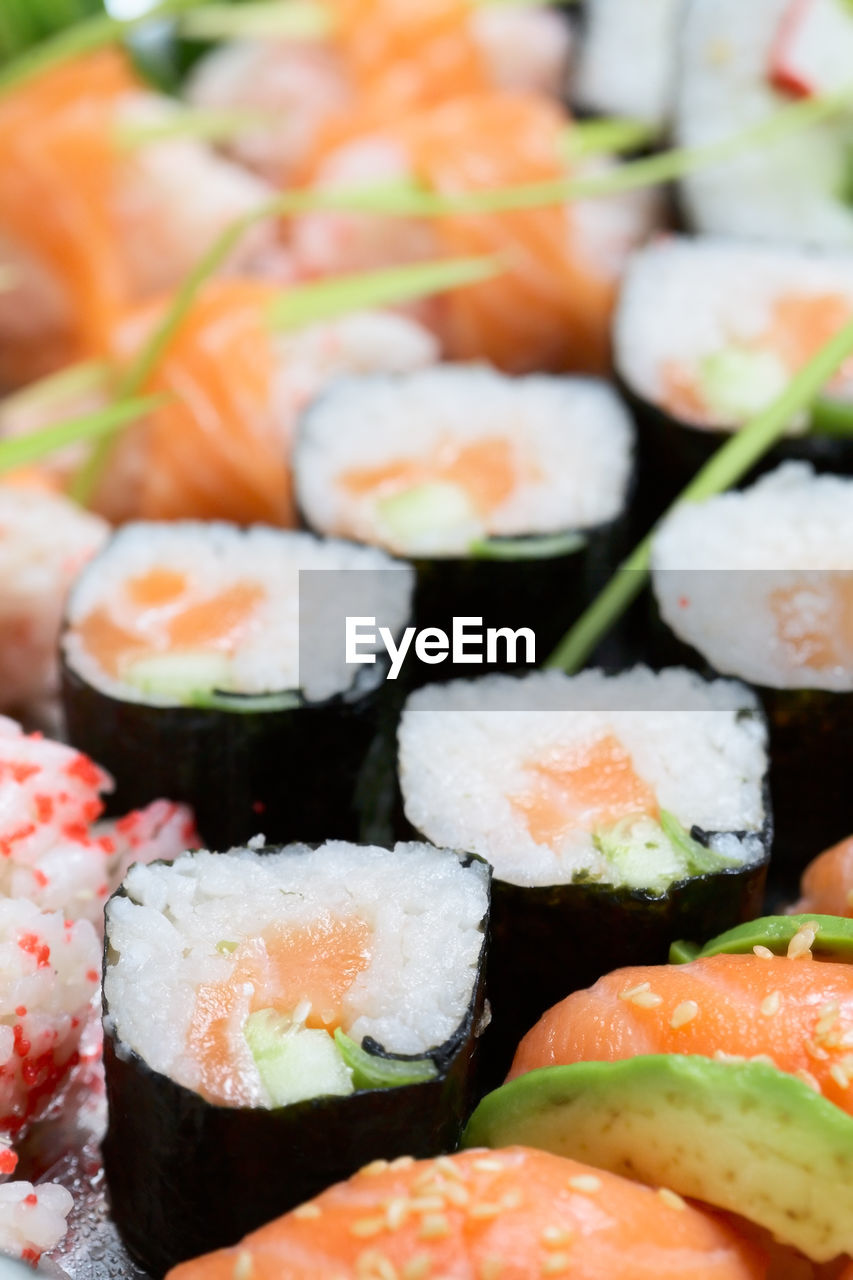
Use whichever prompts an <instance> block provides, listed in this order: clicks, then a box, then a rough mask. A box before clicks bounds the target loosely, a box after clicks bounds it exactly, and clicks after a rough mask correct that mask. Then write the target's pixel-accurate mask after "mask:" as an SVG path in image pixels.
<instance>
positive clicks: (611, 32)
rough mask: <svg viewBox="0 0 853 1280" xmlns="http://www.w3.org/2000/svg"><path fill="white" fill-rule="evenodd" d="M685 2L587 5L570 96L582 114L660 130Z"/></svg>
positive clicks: (621, 0) (596, 0) (596, 1)
mask: <svg viewBox="0 0 853 1280" xmlns="http://www.w3.org/2000/svg"><path fill="white" fill-rule="evenodd" d="M683 9H684V0H646V2H645V3H644V4H642V5H638V4H635V3H634V0H587V4H586V7H585V12H584V19H583V24H584V25H583V32H582V37H581V40H580V48H579V54H578V67H577V74H576V77H575V80H574V83H573V85H572V96H573V98H574V101H575V102H576V103H577V105H578V106H579V107H581V108H582V109H583V110H585V111H591V112H595V113H597V114H602V115H615V116H627V117H628V118H629V119H632V120H642V121H644V122H645V123H648V124H650V125H655V126H657V127H658V128H661V129H662V128H664V127H665V126H666V125H667V124H668V122H669V118H670V113H671V111H672V105H673V103H672V100H673V96H674V93H675V77H676V65H677V49H678V39H677V37H678V32H679V28H680V23H681V17H682V10H683Z"/></svg>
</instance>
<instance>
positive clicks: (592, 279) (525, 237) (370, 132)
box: [291, 93, 657, 373]
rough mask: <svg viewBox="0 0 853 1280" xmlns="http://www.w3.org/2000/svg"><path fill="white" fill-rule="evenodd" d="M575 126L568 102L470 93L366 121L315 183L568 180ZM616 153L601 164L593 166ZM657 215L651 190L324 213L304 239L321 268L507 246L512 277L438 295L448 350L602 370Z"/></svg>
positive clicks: (314, 267) (309, 259)
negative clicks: (424, 213) (631, 266)
mask: <svg viewBox="0 0 853 1280" xmlns="http://www.w3.org/2000/svg"><path fill="white" fill-rule="evenodd" d="M568 124H569V121H568V119H567V117H566V116H565V115H564V113H563V112H562V111H561V110H560V109H559V108H558V107H557V105H556V104H555V103H553V102H552V101H550V100H548V99H546V98H542V97H537V96H535V95H533V94H520V93H504V94H497V93H491V94H482V93H481V94H475V95H469V96H466V97H462V98H458V99H456V100H455V101H452V102H448V103H444V104H442V105H440V106H437V107H433V108H430V109H428V110H423V111H420V112H416V113H414V114H413V115H405V114H400V115H397V116H395V115H393V114H388V115H386V116H385V117H384V118H383V123H382V124H379V123H369V124H366V125H365V126H364V127H363V128H362V130H361V132H360V133H359V132H356V131H355V130H353V133H352V136H351V137H350V138H348V139H346V140H344V141H342V142H341V143H340V144H339V145H338V146H337V147H329V148H326V149H325V151H324V152H322V153H321V155H320V157H319V158H318V160H317V162H316V163H315V165H314V166H313V168H312V173H311V179H312V182H313V183H315V184H316V185H318V186H321V187H329V188H336V187H337V188H341V187H348V188H350V189H351V188H353V187H354V186H355V185H357V184H364V183H370V184H375V183H377V182H389V181H399V180H404V181H406V182H409V183H412V182H414V183H415V184H425V185H426V186H427V187H428V188H429V189H431V190H434V191H435V192H437V193H439V194H441V195H446V196H461V195H464V194H465V193H469V192H477V191H482V190H487V189H488V188H492V187H503V186H513V185H517V184H531V183H532V184H536V183H543V182H544V183H548V182H559V181H563V180H565V179H566V177H567V162H566V159H565V152H566V129H567V127H568ZM462 140H464V142H463V141H462ZM602 163H604V162H602V161H599V160H595V161H592V160H591V161H589V162H587V168H586V169H585V172H590V171H592V170H594V171H596V172H597V171H598V170H599V169H600V168H601V165H602ZM590 166H591V167H592V169H590ZM578 176H582V175H581V174H579V175H578ZM656 221H657V202H656V198H655V196H654V195H653V194H650V193H649V192H647V191H646V192H632V193H628V194H626V195H621V196H616V197H610V198H607V199H596V200H581V201H577V202H575V203H573V204H571V205H569V206H562V207H561V206H559V205H556V206H554V205H552V206H550V207H548V208H534V209H515V210H512V211H504V212H502V213H493V212H485V213H479V214H473V213H468V214H465V213H462V212H460V213H458V214H457V213H453V212H448V213H447V214H445V215H444V216H442V217H440V218H430V219H417V218H403V217H395V218H387V217H386V218H380V217H376V216H374V215H365V214H348V213H326V212H324V213H320V212H315V213H312V214H306V215H304V216H303V217H301V218H297V219H295V220H294V223H293V235H292V241H291V248H292V250H293V253H294V256H295V260H296V263H297V264H298V267H299V269H300V270H303V271H306V272H308V273H310V274H315V273H320V274H334V273H336V272H338V271H347V270H350V271H351V270H357V269H359V268H361V267H371V266H378V265H382V264H385V263H389V262H405V261H409V260H416V259H419V258H424V257H439V256H441V255H442V254H448V253H449V254H458V253H464V254H471V253H500V254H502V255H503V257H504V260H505V263H506V270H505V271H504V273H503V274H501V275H500V276H499V277H497V278H496V279H495V280H493V281H488V282H486V283H484V284H479V285H476V286H474V287H472V288H466V289H465V290H464V291H461V290H456V291H454V292H452V293H450V294H449V295H448V296H447V297H446V298H442V299H441V300H440V301H439V302H437V303H434V304H432V306H431V308H430V312H429V314H430V317H431V323H432V325H433V326H434V327H435V330H436V332H437V333H438V334H439V336H440V337H441V339H442V341H443V343H444V345H445V349H446V353H447V354H448V356H449V357H450V358H452V359H460V360H472V359H485V360H489V361H491V362H492V363H493V364H496V365H498V366H499V367H501V368H503V369H506V370H508V371H510V372H514V373H525V372H530V371H535V370H546V371H547V370H552V371H556V372H561V371H565V370H578V371H580V372H591V373H597V372H601V371H602V370H604V369H605V368H607V366H608V362H609V354H610V317H611V313H612V309H613V304H614V300H615V292H616V287H617V283H618V280H619V276H620V274H621V271H622V268H623V266H624V263H625V260H626V257H627V255H628V253H629V252H630V250H631V248H632V247H634V246H636V245H637V244H639V243H642V242H643V241H644V240H645V239H646V238H647V236H648V234H649V233H650V231H651V230H652V229H653V227H654V226H655V225H656Z"/></svg>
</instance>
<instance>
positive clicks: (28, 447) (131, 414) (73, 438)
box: [0, 396, 164, 474]
mask: <svg viewBox="0 0 853 1280" xmlns="http://www.w3.org/2000/svg"><path fill="white" fill-rule="evenodd" d="M163 403H164V397H163V396H146V397H144V398H142V399H132V400H124V401H122V402H121V403H120V404H114V405H111V406H110V407H109V408H107V409H98V410H97V411H96V412H95V413H87V414H83V415H82V416H81V417H77V418H69V419H67V420H66V421H64V422H59V423H56V425H54V426H50V427H44V428H42V430H41V431H33V432H32V433H31V434H30V435H26V436H17V437H16V438H15V439H13V440H2V441H0V474H2V473H3V472H5V471H14V470H15V468H16V467H25V466H29V465H30V464H31V463H34V462H41V461H42V460H43V459H44V458H47V457H49V456H50V455H51V454H53V453H58V452H59V451H60V450H62V449H65V448H67V447H68V446H69V445H72V444H83V443H86V442H88V441H95V440H103V439H105V438H107V437H108V436H111V435H113V434H114V433H115V432H116V431H118V430H119V429H120V428H121V427H126V426H127V425H128V424H129V423H131V422H138V421H139V419H140V418H143V417H144V416H145V414H146V413H150V412H151V411H152V409H156V408H159V406H160V405H162V404H163Z"/></svg>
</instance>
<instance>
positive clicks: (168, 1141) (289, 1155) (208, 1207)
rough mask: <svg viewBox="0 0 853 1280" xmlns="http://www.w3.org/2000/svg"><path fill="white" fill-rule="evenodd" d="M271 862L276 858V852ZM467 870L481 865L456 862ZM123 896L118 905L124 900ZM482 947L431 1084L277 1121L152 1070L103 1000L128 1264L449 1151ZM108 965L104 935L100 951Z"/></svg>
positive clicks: (115, 1183)
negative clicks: (393, 1163) (394, 1163)
mask: <svg viewBox="0 0 853 1280" xmlns="http://www.w3.org/2000/svg"><path fill="white" fill-rule="evenodd" d="M267 852H270V853H274V852H277V851H276V850H275V849H269V850H267ZM460 861H461V863H462V865H463V866H470V865H471V864H472V863H473V862H482V859H479V858H476V857H470V856H464V855H460ZM123 895H124V890H123V889H119V890H118V893H117V894H116V895H114V896H123ZM482 923H483V944H482V947H481V950H480V959H479V963H478V966H477V974H476V977H475V980H474V985H473V991H472V995H471V1000H470V1003H469V1005H468V1010H467V1012H466V1014H465V1018H464V1020H463V1021H462V1023H461V1025H460V1026H459V1028H458V1029H457V1030H456V1032H455V1033H454V1035H453V1036H452V1037H451V1038H450V1039H449V1040H448V1041H446V1043H444V1044H443V1045H440V1046H438V1047H437V1048H434V1049H431V1050H429V1051H428V1052H427V1053H424V1054H418V1055H408V1056H407V1055H396V1054H389V1053H386V1052H385V1050H384V1049H382V1047H381V1046H379V1045H377V1044H376V1043H375V1042H373V1041H371V1040H366V1041H365V1042H364V1046H365V1047H366V1048H367V1049H368V1050H369V1051H370V1052H371V1053H375V1054H377V1055H378V1056H383V1057H387V1058H389V1059H393V1060H396V1061H402V1062H406V1061H422V1060H423V1059H425V1058H430V1059H431V1060H432V1061H433V1062H434V1064H435V1066H436V1067H437V1069H438V1075H437V1077H436V1078H435V1079H433V1080H429V1081H427V1082H425V1083H421V1084H414V1085H403V1086H400V1087H397V1088H389V1089H367V1090H363V1091H359V1092H356V1093H353V1094H350V1095H348V1096H346V1097H329V1096H326V1097H320V1098H315V1099H311V1100H309V1101H306V1102H298V1103H294V1104H293V1105H291V1106H287V1107H279V1108H276V1109H267V1108H260V1107H258V1108H249V1107H224V1106H219V1105H217V1104H214V1103H211V1102H207V1101H206V1100H205V1099H204V1098H203V1097H201V1095H200V1094H197V1093H195V1092H193V1091H192V1090H191V1089H187V1088H185V1087H184V1086H183V1085H181V1084H177V1083H176V1082H175V1081H174V1080H171V1079H170V1078H169V1077H167V1076H165V1075H163V1074H161V1073H160V1072H158V1071H154V1070H152V1068H151V1067H149V1066H148V1065H147V1063H146V1062H144V1060H143V1059H142V1058H141V1057H140V1056H139V1055H138V1054H137V1053H135V1052H134V1051H133V1050H130V1049H129V1048H128V1047H127V1046H126V1045H124V1044H123V1043H122V1042H121V1041H120V1039H119V1038H118V1036H117V1035H116V1032H115V1028H114V1024H113V1021H112V1018H111V1016H110V1010H109V1007H108V1004H107V1001H106V998H105V999H104V1019H105V1023H104V1025H105V1034H104V1067H105V1072H106V1089H107V1104H108V1108H109V1124H108V1128H107V1134H106V1137H105V1139H104V1143H103V1159H104V1170H105V1173H106V1178H107V1185H108V1188H109V1199H110V1207H111V1212H112V1217H113V1219H114V1221H115V1223H116V1225H117V1227H118V1229H119V1232H120V1234H121V1236H122V1239H123V1241H124V1243H125V1245H126V1246H127V1249H128V1251H129V1252H130V1253H131V1255H132V1256H133V1258H134V1259H135V1260H136V1261H138V1262H139V1263H140V1264H141V1265H142V1266H143V1267H145V1268H146V1270H148V1271H150V1272H151V1274H152V1275H153V1276H155V1277H160V1276H162V1275H163V1274H165V1272H166V1271H168V1270H169V1268H170V1267H173V1266H175V1265H177V1263H179V1262H183V1261H185V1260H187V1259H188V1258H193V1257H196V1256H197V1255H199V1254H203V1253H207V1252H209V1251H211V1250H214V1249H219V1248H224V1247H226V1246H229V1245H233V1244H236V1243H237V1241H239V1240H240V1239H242V1237H243V1236H244V1235H246V1234H247V1233H248V1232H250V1231H254V1230H256V1229H257V1228H258V1227H260V1226H262V1225H263V1224H264V1223H266V1222H269V1221H271V1220H272V1219H273V1218H276V1217H278V1216H280V1215H281V1214H283V1213H286V1212H288V1211H289V1210H290V1209H293V1208H294V1207H295V1206H296V1205H298V1204H302V1203H303V1202H304V1201H306V1200H309V1199H311V1198H312V1197H314V1196H316V1195H319V1193H320V1192H321V1191H324V1190H325V1189H326V1188H327V1187H330V1186H332V1185H333V1184H334V1183H336V1182H340V1181H342V1180H343V1179H346V1178H349V1177H351V1176H352V1174H354V1173H356V1172H357V1171H358V1170H359V1169H360V1168H362V1167H363V1166H364V1165H365V1164H369V1163H370V1161H372V1160H376V1159H386V1160H392V1159H395V1158H396V1157H398V1156H404V1155H405V1156H414V1157H415V1158H426V1157H429V1156H435V1155H439V1154H441V1153H443V1152H446V1151H452V1150H454V1149H455V1148H456V1147H457V1146H458V1145H459V1139H460V1137H461V1133H462V1128H463V1126H464V1124H465V1122H466V1121H467V1119H468V1116H469V1114H470V1112H471V1110H472V1109H473V1106H474V1102H475V1101H476V1099H475V1096H474V1086H473V1077H474V1065H475V1059H476V1051H477V1049H478V1037H479V1035H480V1032H481V1030H482V1026H483V1023H484V1010H485V953H486V945H487V934H488V915H487V916H486V918H484V920H483V922H482ZM104 956H105V960H104V964H105V968H106V965H107V964H108V962H109V930H108V931H107V936H106V939H105V944H104Z"/></svg>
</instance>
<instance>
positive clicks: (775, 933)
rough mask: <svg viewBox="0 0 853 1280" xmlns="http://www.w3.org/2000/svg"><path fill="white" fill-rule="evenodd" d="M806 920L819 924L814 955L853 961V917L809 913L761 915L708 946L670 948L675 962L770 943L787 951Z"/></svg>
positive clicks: (739, 952)
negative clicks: (851, 918) (852, 918)
mask: <svg viewBox="0 0 853 1280" xmlns="http://www.w3.org/2000/svg"><path fill="white" fill-rule="evenodd" d="M804 924H816V925H818V926H819V927H818V931H817V934H816V935H815V940H814V942H813V943H812V948H811V949H812V955H814V956H818V957H820V958H821V959H823V960H837V961H842V962H844V963H847V964H850V963H853V920H848V919H846V918H845V917H844V916H824V915H818V914H811V913H806V914H802V915H795V916H761V917H760V918H759V919H757V920H750V921H749V922H748V923H747V924H739V925H736V926H735V928H734V929H727V930H726V932H725V933H721V934H719V935H718V936H717V937H716V938H712V939H711V941H710V942H706V943H705V945H704V947H700V946H698V945H697V944H695V943H690V942H676V943H673V945H672V947H671V948H670V953H669V959H670V963H671V964H683V963H684V960H685V959H687V960H695V959H696V958H697V957H705V956H719V955H748V954H749V953H751V952H752V949H753V947H767V949H768V951H772V952H773V953H774V954H775V955H782V956H783V955H785V954H786V953H787V950H788V944H789V943H790V941H791V939H792V938H793V937H794V935H795V934H796V933H797V932H798V931H799V930H800V929H801V928H802V927H803V925H804Z"/></svg>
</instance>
